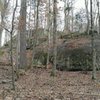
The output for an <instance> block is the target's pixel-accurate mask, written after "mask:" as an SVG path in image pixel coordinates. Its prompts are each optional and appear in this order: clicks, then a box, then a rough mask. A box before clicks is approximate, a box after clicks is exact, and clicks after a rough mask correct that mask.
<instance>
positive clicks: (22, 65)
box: [18, 0, 27, 69]
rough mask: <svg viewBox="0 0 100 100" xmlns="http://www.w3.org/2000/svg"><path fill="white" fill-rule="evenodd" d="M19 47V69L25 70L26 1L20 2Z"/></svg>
mask: <svg viewBox="0 0 100 100" xmlns="http://www.w3.org/2000/svg"><path fill="white" fill-rule="evenodd" d="M18 34H20V37H19V38H20V40H19V41H20V47H19V50H20V51H19V68H22V69H23V68H24V69H25V68H26V66H27V60H26V0H21V9H20V20H19V33H18Z"/></svg>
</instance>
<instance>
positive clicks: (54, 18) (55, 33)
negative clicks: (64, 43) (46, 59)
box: [51, 0, 57, 76]
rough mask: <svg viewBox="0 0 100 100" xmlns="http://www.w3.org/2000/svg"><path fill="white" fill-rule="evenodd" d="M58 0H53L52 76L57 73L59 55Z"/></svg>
mask: <svg viewBox="0 0 100 100" xmlns="http://www.w3.org/2000/svg"><path fill="white" fill-rule="evenodd" d="M56 12H57V1H56V0H53V67H52V72H51V76H55V75H56V58H57V57H56V56H57V45H56V40H57V21H56V20H57V19H56V18H57V15H56Z"/></svg>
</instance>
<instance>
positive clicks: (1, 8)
mask: <svg viewBox="0 0 100 100" xmlns="http://www.w3.org/2000/svg"><path fill="white" fill-rule="evenodd" d="M3 8H4V6H3V2H2V0H0V11H2V10H3Z"/></svg>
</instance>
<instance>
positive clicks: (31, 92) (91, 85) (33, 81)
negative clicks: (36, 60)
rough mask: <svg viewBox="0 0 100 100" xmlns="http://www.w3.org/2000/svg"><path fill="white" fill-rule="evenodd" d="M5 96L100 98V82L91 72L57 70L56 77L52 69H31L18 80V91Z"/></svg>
mask: <svg viewBox="0 0 100 100" xmlns="http://www.w3.org/2000/svg"><path fill="white" fill-rule="evenodd" d="M99 76H100V73H99V72H98V74H97V77H98V78H99ZM5 97H6V98H10V99H5V100H12V99H11V98H12V97H15V98H17V100H100V83H99V82H96V81H92V80H91V72H88V74H83V73H81V72H60V71H57V76H56V77H50V69H49V70H44V69H31V70H29V71H27V72H26V73H25V75H24V76H21V78H20V79H19V80H18V81H17V82H16V92H15V93H14V92H9V93H8V95H6V96H5ZM0 100H2V99H0Z"/></svg>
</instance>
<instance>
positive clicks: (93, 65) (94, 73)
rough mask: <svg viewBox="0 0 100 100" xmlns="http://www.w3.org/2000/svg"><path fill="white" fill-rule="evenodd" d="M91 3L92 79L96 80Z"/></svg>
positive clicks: (91, 3) (91, 2) (91, 9)
mask: <svg viewBox="0 0 100 100" xmlns="http://www.w3.org/2000/svg"><path fill="white" fill-rule="evenodd" d="M92 5H93V1H92V0H90V13H91V45H92V67H93V72H92V79H96V50H95V44H94V32H93V28H94V25H93V8H92V7H93V6H92Z"/></svg>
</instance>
